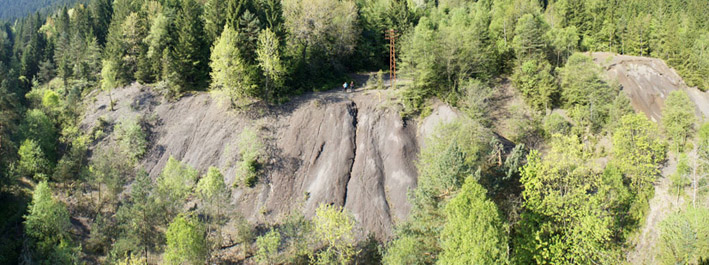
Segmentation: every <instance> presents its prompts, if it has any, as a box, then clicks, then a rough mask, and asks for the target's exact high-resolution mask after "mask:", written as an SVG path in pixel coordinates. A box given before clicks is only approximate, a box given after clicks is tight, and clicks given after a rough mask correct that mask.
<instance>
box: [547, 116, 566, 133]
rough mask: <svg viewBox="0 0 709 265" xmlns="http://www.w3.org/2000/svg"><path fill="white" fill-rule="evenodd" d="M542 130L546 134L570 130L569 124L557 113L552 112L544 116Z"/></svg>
mask: <svg viewBox="0 0 709 265" xmlns="http://www.w3.org/2000/svg"><path fill="white" fill-rule="evenodd" d="M543 127H544V131H545V132H546V134H547V135H549V136H552V135H554V134H568V133H569V132H570V131H571V124H569V122H568V121H566V119H565V118H564V117H563V116H561V115H559V113H552V114H551V115H548V116H546V117H544V125H543Z"/></svg>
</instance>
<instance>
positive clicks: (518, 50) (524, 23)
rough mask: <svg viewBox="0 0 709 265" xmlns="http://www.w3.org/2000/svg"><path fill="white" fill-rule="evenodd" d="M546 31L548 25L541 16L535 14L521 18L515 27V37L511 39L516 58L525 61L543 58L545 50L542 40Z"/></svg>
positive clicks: (544, 43)
mask: <svg viewBox="0 0 709 265" xmlns="http://www.w3.org/2000/svg"><path fill="white" fill-rule="evenodd" d="M548 30H549V25H547V24H546V22H545V21H544V19H542V17H541V16H539V15H536V14H525V15H523V16H521V17H520V18H519V20H518V21H517V26H515V36H514V38H513V39H512V46H513V47H514V50H515V55H517V58H520V59H523V58H524V59H527V58H539V57H540V56H544V53H545V50H546V40H545V39H544V38H545V36H546V32H547V31H548Z"/></svg>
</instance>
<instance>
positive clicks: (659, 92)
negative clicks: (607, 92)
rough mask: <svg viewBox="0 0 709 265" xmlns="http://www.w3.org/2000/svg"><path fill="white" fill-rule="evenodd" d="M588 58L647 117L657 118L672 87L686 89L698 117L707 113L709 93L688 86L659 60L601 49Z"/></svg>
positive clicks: (708, 112) (660, 115) (673, 89)
mask: <svg viewBox="0 0 709 265" xmlns="http://www.w3.org/2000/svg"><path fill="white" fill-rule="evenodd" d="M592 57H593V59H594V61H595V62H596V63H598V64H599V65H601V66H602V67H604V68H605V70H606V72H607V74H608V77H610V78H611V79H614V80H617V81H618V83H619V84H620V85H621V88H622V90H623V91H624V92H625V93H626V95H628V96H629V97H630V100H631V103H632V105H633V108H635V110H637V111H641V112H643V113H645V115H647V117H648V118H650V119H651V120H653V121H656V122H659V121H660V118H661V117H662V108H664V106H665V105H664V102H665V98H667V96H668V95H669V94H670V92H672V91H675V90H684V91H685V92H687V95H689V98H690V99H691V100H692V101H693V102H694V104H695V105H696V106H697V115H698V116H709V93H707V92H701V91H700V90H698V89H696V88H693V87H688V86H687V85H686V84H685V83H684V81H682V78H681V77H680V76H679V74H677V72H676V71H675V70H674V69H672V68H670V67H669V66H667V64H666V63H665V62H664V61H663V60H660V59H656V58H649V57H639V56H628V55H618V54H612V53H605V52H597V53H593V54H592Z"/></svg>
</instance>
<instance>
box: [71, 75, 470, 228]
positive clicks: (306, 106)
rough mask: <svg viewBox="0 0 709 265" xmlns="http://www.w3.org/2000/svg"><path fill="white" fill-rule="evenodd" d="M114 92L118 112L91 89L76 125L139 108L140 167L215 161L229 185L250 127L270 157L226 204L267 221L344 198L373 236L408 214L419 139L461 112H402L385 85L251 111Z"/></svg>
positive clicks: (201, 99)
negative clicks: (143, 142) (146, 142)
mask: <svg viewBox="0 0 709 265" xmlns="http://www.w3.org/2000/svg"><path fill="white" fill-rule="evenodd" d="M112 97H113V99H114V100H116V101H117V102H116V110H115V111H109V110H108V102H109V101H108V95H107V94H105V93H102V94H99V95H97V96H96V101H95V102H94V103H92V104H90V105H89V106H87V111H86V113H87V115H86V116H85V118H84V120H83V123H82V129H83V130H85V131H89V130H91V128H92V127H93V126H95V124H97V122H96V121H97V120H98V119H99V117H103V119H106V120H108V121H113V122H115V121H117V120H119V119H122V118H131V117H134V116H138V115H143V117H144V119H145V120H147V121H148V123H149V124H150V126H149V127H150V131H151V133H150V140H151V141H150V142H151V145H150V147H149V150H148V152H147V154H146V155H145V157H144V159H143V160H142V165H143V166H144V167H145V169H146V170H147V171H148V172H149V173H150V176H151V177H153V178H156V177H157V176H158V175H159V174H160V172H161V170H162V168H163V167H164V166H165V163H166V162H167V160H168V158H169V157H170V156H174V157H175V158H176V159H179V160H182V161H183V162H186V163H187V164H189V165H191V166H193V167H195V168H197V169H198V170H199V171H200V172H202V173H204V172H206V170H207V168H208V167H209V166H216V167H218V168H220V169H221V170H222V172H223V173H224V175H225V178H226V181H227V184H231V183H233V182H234V179H235V174H236V162H237V161H238V159H239V157H238V152H237V148H238V147H237V140H238V136H239V134H240V132H241V131H242V130H243V128H245V127H246V126H254V127H255V128H257V129H258V131H259V133H260V134H261V136H262V138H263V139H264V142H265V146H266V149H267V150H266V153H267V154H268V162H267V163H266V165H265V168H264V170H263V171H264V174H263V176H262V177H261V179H260V180H259V183H258V184H257V185H256V187H254V188H245V189H244V188H234V189H233V193H232V207H233V210H235V211H238V212H240V213H242V214H243V215H245V216H246V217H247V218H248V219H250V220H251V221H252V222H270V221H275V220H278V219H279V218H281V217H283V216H284V215H285V214H287V213H289V212H291V211H292V210H294V209H296V210H300V211H303V213H305V215H306V216H312V214H313V213H314V211H315V208H316V207H317V206H318V205H319V204H320V203H326V204H334V205H341V206H344V207H345V208H346V209H347V210H349V211H350V212H351V213H352V214H353V215H354V217H355V219H356V220H357V221H358V223H359V224H360V226H361V228H363V232H364V233H373V234H374V235H375V236H376V237H377V238H379V239H387V238H389V237H390V236H391V232H392V229H393V225H394V224H395V223H396V222H398V221H401V220H404V219H405V218H407V216H408V212H409V210H410V205H409V203H408V201H407V192H408V190H409V189H412V188H414V187H415V186H416V178H417V173H416V167H415V161H416V157H417V154H418V151H419V148H420V145H421V144H422V142H423V140H422V139H423V138H424V137H425V136H426V135H427V134H429V133H431V132H432V131H433V128H434V127H435V126H437V124H439V123H440V122H449V121H451V120H453V119H454V118H455V117H456V116H457V115H458V112H457V111H456V110H455V109H453V108H450V107H449V106H446V105H444V104H437V106H436V107H435V108H434V112H433V114H432V115H430V116H428V117H427V118H426V119H423V120H422V121H413V120H402V119H401V117H400V116H399V107H398V105H396V104H393V103H390V99H389V97H390V95H389V92H388V91H367V92H363V91H358V92H353V93H344V92H323V93H312V94H309V95H305V96H302V97H299V98H296V99H294V100H293V101H292V102H290V103H288V104H286V105H284V106H280V107H276V108H267V109H261V110H258V109H256V110H251V111H249V112H248V113H236V112H234V111H230V110H228V108H227V107H226V106H224V105H223V104H219V103H218V102H216V101H215V100H214V99H213V98H212V97H211V96H210V95H209V94H206V93H198V94H194V95H188V96H185V97H183V98H182V99H180V100H178V101H177V102H161V101H162V100H161V99H160V97H159V96H157V94H156V93H155V92H154V91H152V90H151V89H150V88H147V87H143V86H140V85H137V84H134V85H132V86H129V87H126V88H123V89H118V90H116V91H114V92H113V95H112ZM418 124H422V125H423V126H421V127H420V128H419V126H418ZM364 233H363V235H364Z"/></svg>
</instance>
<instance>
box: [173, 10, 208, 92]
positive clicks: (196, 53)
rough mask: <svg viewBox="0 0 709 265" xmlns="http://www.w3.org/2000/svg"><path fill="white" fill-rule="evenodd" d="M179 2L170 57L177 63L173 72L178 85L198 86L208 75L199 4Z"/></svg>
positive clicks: (201, 84)
mask: <svg viewBox="0 0 709 265" xmlns="http://www.w3.org/2000/svg"><path fill="white" fill-rule="evenodd" d="M179 6H180V8H179V9H178V10H177V14H176V15H175V31H176V32H175V35H176V39H175V40H174V41H175V43H174V44H175V45H174V53H172V54H171V55H172V57H171V58H170V60H172V61H173V62H175V63H176V64H175V68H174V73H175V74H176V82H177V85H178V86H179V87H180V88H181V89H186V90H189V89H200V88H203V87H205V85H206V81H207V80H208V78H209V75H208V74H209V72H208V71H209V46H208V44H207V41H206V39H205V36H204V24H203V23H204V22H203V21H202V17H201V16H202V6H201V4H199V3H197V2H196V1H195V0H181V1H180V5H179ZM179 92H182V91H179Z"/></svg>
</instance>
